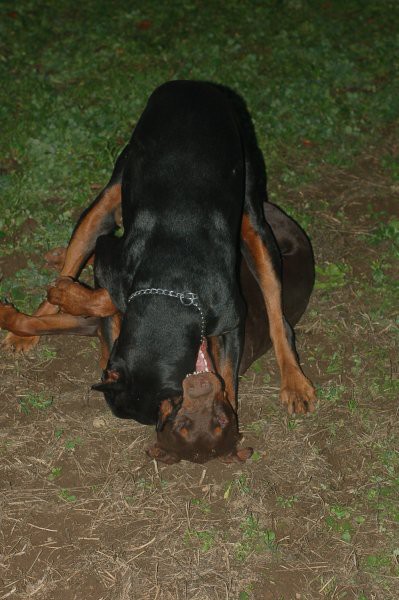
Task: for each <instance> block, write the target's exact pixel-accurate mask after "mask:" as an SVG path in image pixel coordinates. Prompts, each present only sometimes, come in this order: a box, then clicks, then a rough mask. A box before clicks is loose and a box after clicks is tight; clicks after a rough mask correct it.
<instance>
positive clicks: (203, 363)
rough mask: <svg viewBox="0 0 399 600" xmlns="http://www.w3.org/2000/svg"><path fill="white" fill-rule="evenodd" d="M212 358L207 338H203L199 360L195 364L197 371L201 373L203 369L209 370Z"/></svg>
mask: <svg viewBox="0 0 399 600" xmlns="http://www.w3.org/2000/svg"><path fill="white" fill-rule="evenodd" d="M209 365H210V359H209V354H208V351H207V343H206V340H205V339H204V340H202V344H201V346H200V349H199V351H198V356H197V362H196V365H195V371H196V372H197V373H201V372H202V371H209Z"/></svg>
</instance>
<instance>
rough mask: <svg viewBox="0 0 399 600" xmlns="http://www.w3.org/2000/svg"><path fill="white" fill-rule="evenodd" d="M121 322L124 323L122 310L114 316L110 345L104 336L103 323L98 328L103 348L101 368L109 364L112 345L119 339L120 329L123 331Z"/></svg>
mask: <svg viewBox="0 0 399 600" xmlns="http://www.w3.org/2000/svg"><path fill="white" fill-rule="evenodd" d="M121 323H122V315H121V313H120V312H118V313H116V314H115V315H113V316H112V321H111V336H112V338H111V344H110V346H109V345H108V343H107V341H106V339H105V337H104V334H103V331H102V327H101V325H100V327H99V328H98V331H97V335H98V337H99V340H100V348H101V356H100V368H101V369H105V367H106V366H107V364H108V361H109V355H110V352H111V349H112V346H113V345H114V343H115V341H116V340H117V339H118V337H119V334H120V331H121Z"/></svg>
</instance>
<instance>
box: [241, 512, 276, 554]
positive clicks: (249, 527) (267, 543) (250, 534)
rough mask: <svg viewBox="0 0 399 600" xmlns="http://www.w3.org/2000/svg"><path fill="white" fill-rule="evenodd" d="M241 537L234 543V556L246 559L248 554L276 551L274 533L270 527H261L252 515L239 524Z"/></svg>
mask: <svg viewBox="0 0 399 600" xmlns="http://www.w3.org/2000/svg"><path fill="white" fill-rule="evenodd" d="M240 529H241V531H242V539H241V541H240V542H238V543H237V545H236V552H235V554H236V558H237V560H239V561H243V560H246V559H247V558H248V556H249V555H250V554H252V553H253V552H255V553H256V554H263V553H269V552H276V551H277V543H276V534H275V532H274V531H273V530H271V529H263V528H262V527H261V526H260V525H259V521H258V519H257V518H256V517H255V516H254V515H252V514H251V515H248V517H246V519H245V521H243V522H242V523H241V525H240Z"/></svg>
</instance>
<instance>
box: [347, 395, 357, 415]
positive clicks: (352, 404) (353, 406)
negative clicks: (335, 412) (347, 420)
mask: <svg viewBox="0 0 399 600" xmlns="http://www.w3.org/2000/svg"><path fill="white" fill-rule="evenodd" d="M348 408H349V410H350V412H351V413H354V412H356V411H357V409H358V408H359V405H358V403H357V402H356V400H355V399H354V398H352V399H351V400H348Z"/></svg>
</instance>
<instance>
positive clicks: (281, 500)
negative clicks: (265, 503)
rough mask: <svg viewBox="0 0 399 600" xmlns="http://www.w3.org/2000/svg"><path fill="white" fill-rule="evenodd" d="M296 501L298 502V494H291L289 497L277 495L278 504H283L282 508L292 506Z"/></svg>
mask: <svg viewBox="0 0 399 600" xmlns="http://www.w3.org/2000/svg"><path fill="white" fill-rule="evenodd" d="M296 502H298V496H290V497H289V498H284V497H283V496H277V504H278V505H279V506H281V508H292V507H293V506H294V504H296Z"/></svg>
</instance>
